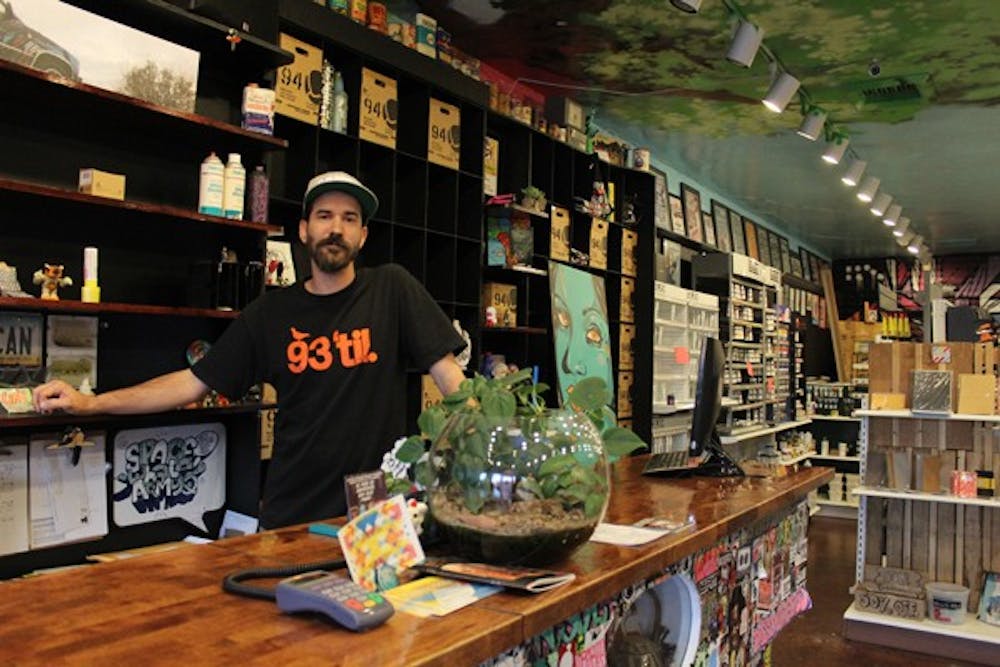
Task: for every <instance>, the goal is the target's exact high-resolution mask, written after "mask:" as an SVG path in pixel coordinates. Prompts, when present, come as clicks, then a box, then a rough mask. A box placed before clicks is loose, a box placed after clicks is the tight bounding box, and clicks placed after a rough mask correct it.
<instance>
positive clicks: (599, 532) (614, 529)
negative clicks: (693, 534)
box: [590, 523, 669, 547]
mask: <svg viewBox="0 0 1000 667" xmlns="http://www.w3.org/2000/svg"><path fill="white" fill-rule="evenodd" d="M668 532H669V531H666V530H656V529H655V528H637V527H635V526H622V525H619V524H615V523H599V524H597V529H596V530H595V531H594V534H593V535H591V536H590V541H591V542H604V543H605V544H615V545H618V546H620V547H637V546H639V545H641V544H646V543H648V542H652V541H653V540H655V539H656V538H658V537H663V536H664V535H666V534H668Z"/></svg>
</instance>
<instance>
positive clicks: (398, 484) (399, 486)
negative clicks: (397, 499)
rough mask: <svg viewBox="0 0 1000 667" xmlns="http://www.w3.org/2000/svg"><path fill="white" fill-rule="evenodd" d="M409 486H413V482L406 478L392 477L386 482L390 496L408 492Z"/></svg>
mask: <svg viewBox="0 0 1000 667" xmlns="http://www.w3.org/2000/svg"><path fill="white" fill-rule="evenodd" d="M411 486H413V484H411V483H410V480H408V479H400V478H398V477H392V478H390V479H389V483H388V484H386V490H387V491H388V492H389V495H390V496H396V495H399V494H405V493H409V491H410V487H411Z"/></svg>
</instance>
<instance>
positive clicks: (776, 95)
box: [761, 72, 799, 113]
mask: <svg viewBox="0 0 1000 667" xmlns="http://www.w3.org/2000/svg"><path fill="white" fill-rule="evenodd" d="M798 90H799V80H798V79H796V78H795V77H794V76H792V75H791V74H789V73H788V72H782V73H781V74H779V75H778V78H777V79H775V80H774V83H772V84H771V88H770V89H768V91H767V96H766V97H765V98H764V99H763V100H761V101H762V102H763V103H764V106H766V107H767V108H768V109H770V110H771V111H773V112H774V113H781V112H782V111H784V110H785V107H787V106H788V103H789V102H791V101H792V96H794V95H795V93H796V92H797V91H798Z"/></svg>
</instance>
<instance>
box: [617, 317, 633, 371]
mask: <svg viewBox="0 0 1000 667" xmlns="http://www.w3.org/2000/svg"><path fill="white" fill-rule="evenodd" d="M634 340H635V325H633V324H622V325H619V335H618V370H622V371H630V370H632V369H633V368H634V367H635V352H634V351H633V349H632V341H634Z"/></svg>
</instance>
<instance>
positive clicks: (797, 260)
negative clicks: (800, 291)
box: [789, 252, 802, 278]
mask: <svg viewBox="0 0 1000 667" xmlns="http://www.w3.org/2000/svg"><path fill="white" fill-rule="evenodd" d="M789 260H790V262H791V265H790V267H789V268H791V272H792V275H793V276H795V277H796V278H802V258H801V257H799V255H798V254H797V253H794V252H793V253H791V254H790V255H789Z"/></svg>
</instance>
